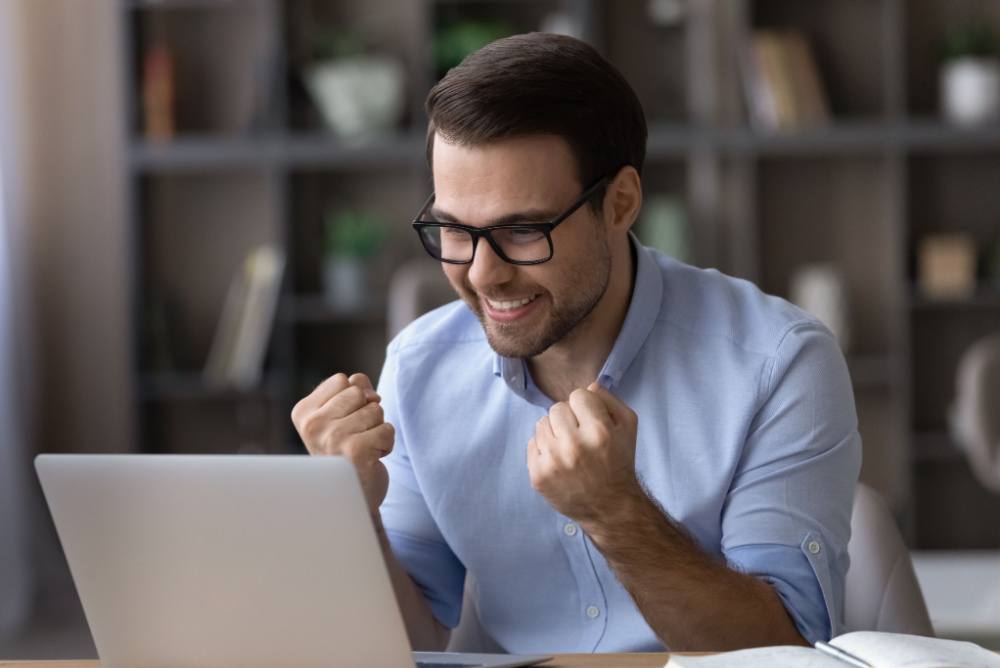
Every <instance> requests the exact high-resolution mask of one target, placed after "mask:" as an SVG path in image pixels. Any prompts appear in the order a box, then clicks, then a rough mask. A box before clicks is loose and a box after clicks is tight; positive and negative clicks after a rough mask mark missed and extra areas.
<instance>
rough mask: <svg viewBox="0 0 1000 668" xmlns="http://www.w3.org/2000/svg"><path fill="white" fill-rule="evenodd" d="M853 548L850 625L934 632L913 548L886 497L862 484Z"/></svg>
mask: <svg viewBox="0 0 1000 668" xmlns="http://www.w3.org/2000/svg"><path fill="white" fill-rule="evenodd" d="M847 551H848V553H849V554H850V555H851V567H850V569H849V570H848V572H847V580H846V584H845V589H844V622H845V623H846V625H847V628H848V630H851V631H860V630H864V631H889V632H892V633H912V634H915V635H924V636H932V635H934V629H933V628H932V626H931V620H930V617H929V616H928V614H927V605H926V604H925V603H924V597H923V594H922V593H921V592H920V585H919V584H918V582H917V576H916V575H915V574H914V572H913V563H912V562H911V561H910V552H909V550H908V549H907V548H906V545H905V544H904V543H903V538H902V536H900V534H899V530H898V529H897V527H896V523H895V521H894V520H893V518H892V515H891V514H890V513H889V508H888V507H887V506H886V505H885V502H884V501H883V500H882V497H880V496H879V495H878V493H877V492H875V491H874V490H873V489H872V488H870V487H868V486H867V485H865V484H862V483H859V484H858V486H857V489H856V490H855V492H854V512H853V513H852V514H851V541H850V543H848V545H847Z"/></svg>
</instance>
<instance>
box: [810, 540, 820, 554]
mask: <svg viewBox="0 0 1000 668" xmlns="http://www.w3.org/2000/svg"><path fill="white" fill-rule="evenodd" d="M806 547H807V548H808V549H809V552H811V553H812V554H819V553H820V550H821V549H823V548H821V547H820V546H819V543H818V542H816V541H814V540H811V541H809V545H807V546H806Z"/></svg>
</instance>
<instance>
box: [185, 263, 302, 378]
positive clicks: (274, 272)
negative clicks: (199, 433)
mask: <svg viewBox="0 0 1000 668" xmlns="http://www.w3.org/2000/svg"><path fill="white" fill-rule="evenodd" d="M284 268H285V254H284V252H283V251H282V250H280V249H279V248H277V247H275V246H260V247H257V248H255V249H253V250H252V251H251V252H250V253H249V255H247V257H246V259H245V260H244V261H243V264H242V266H241V268H240V271H238V272H237V273H236V276H234V277H233V280H232V282H231V283H230V285H229V290H228V292H227V293H226V298H225V301H224V302H223V306H222V313H221V315H220V317H219V324H218V326H217V327H216V330H215V336H214V338H213V339H212V346H211V348H210V349H209V353H208V359H207V361H206V363H205V368H204V372H203V378H204V380H205V382H206V383H207V384H208V385H211V386H214V387H233V388H236V389H241V390H247V389H251V388H253V387H255V386H257V385H258V384H259V383H260V379H261V375H262V373H263V368H264V360H265V357H266V355H267V344H268V341H269V340H270V338H271V330H272V329H273V325H274V319H275V313H276V311H277V306H278V297H279V294H280V291H281V278H282V275H283V274H284Z"/></svg>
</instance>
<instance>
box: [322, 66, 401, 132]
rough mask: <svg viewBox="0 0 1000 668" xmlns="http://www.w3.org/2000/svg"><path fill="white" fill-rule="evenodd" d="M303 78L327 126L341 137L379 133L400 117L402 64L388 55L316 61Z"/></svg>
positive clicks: (391, 125) (394, 123) (395, 122)
mask: <svg viewBox="0 0 1000 668" xmlns="http://www.w3.org/2000/svg"><path fill="white" fill-rule="evenodd" d="M304 78H305V83H306V88H308V90H309V94H310V95H312V98H313V100H314V101H315V102H316V105H317V107H319V110H320V113H321V114H322V116H323V120H324V121H325V122H326V125H327V127H329V128H330V129H331V130H332V131H333V132H335V133H336V134H337V135H338V136H340V137H342V138H345V139H360V138H365V137H369V136H372V135H378V134H383V133H385V132H386V131H389V130H392V128H393V127H394V126H395V125H396V124H397V123H398V122H399V120H400V118H401V116H402V113H403V108H404V105H405V99H404V94H403V93H404V91H403V81H404V72H403V66H402V65H401V64H400V63H399V62H398V61H397V60H395V59H393V58H390V57H388V56H363V57H362V56H359V57H356V58H343V59H340V60H333V61H328V62H323V63H317V64H315V65H312V66H310V67H309V68H307V69H306V71H305V76H304Z"/></svg>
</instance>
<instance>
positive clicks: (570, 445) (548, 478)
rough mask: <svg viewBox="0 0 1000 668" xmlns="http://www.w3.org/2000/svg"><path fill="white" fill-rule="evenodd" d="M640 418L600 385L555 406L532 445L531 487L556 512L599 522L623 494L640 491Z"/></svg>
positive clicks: (529, 454)
mask: <svg viewBox="0 0 1000 668" xmlns="http://www.w3.org/2000/svg"><path fill="white" fill-rule="evenodd" d="M637 428H638V418H637V417H636V414H635V413H634V412H633V411H632V410H631V409H630V408H629V407H628V406H626V405H625V404H624V403H622V402H621V401H620V400H619V399H618V398H617V397H615V396H614V395H613V394H611V393H610V392H608V391H607V390H606V389H604V388H603V387H601V386H600V385H598V384H597V383H591V385H590V386H589V387H588V388H587V389H577V390H574V391H573V393H572V394H570V395H569V401H568V402H562V401H561V402H558V403H556V404H553V405H552V408H551V409H550V410H549V414H548V415H546V416H545V417H543V418H542V419H541V420H539V421H538V423H537V424H536V425H535V435H534V437H533V438H531V440H530V441H528V473H529V475H530V476H531V485H532V487H534V488H535V490H537V491H538V492H539V493H540V494H541V495H542V496H544V497H545V499H546V500H547V501H548V502H549V504H550V505H551V506H552V507H553V508H555V509H556V510H557V511H559V512H560V513H562V514H563V515H566V516H567V517H571V518H573V519H575V520H577V521H578V522H581V523H585V522H588V521H597V520H599V519H600V518H601V516H602V514H605V513H607V512H609V511H612V510H613V509H614V508H615V504H616V503H618V502H620V500H621V498H622V494H624V493H629V492H634V491H635V490H637V489H641V488H640V486H639V482H638V478H637V477H636V473H635V438H636V431H637Z"/></svg>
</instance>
